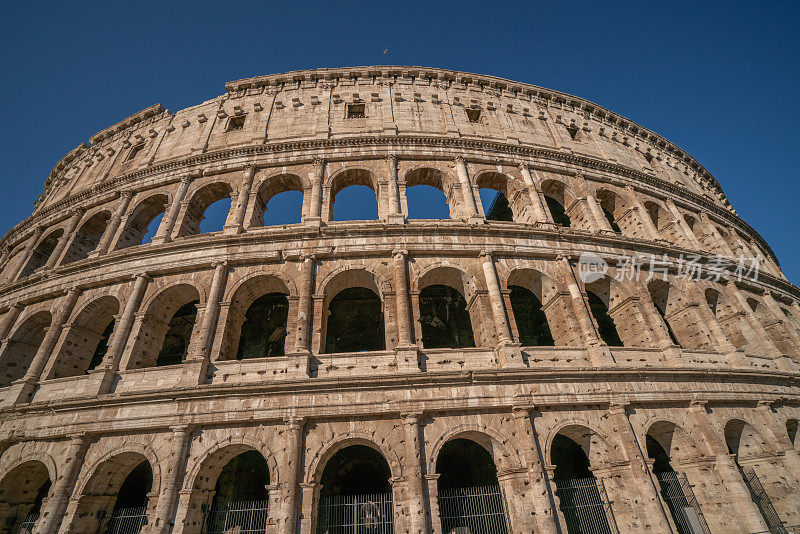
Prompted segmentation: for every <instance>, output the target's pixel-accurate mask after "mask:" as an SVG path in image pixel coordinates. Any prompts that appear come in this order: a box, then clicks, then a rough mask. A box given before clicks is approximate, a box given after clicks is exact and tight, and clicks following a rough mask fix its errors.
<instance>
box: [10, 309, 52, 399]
mask: <svg viewBox="0 0 800 534" xmlns="http://www.w3.org/2000/svg"><path fill="white" fill-rule="evenodd" d="M51 320H52V318H51V316H50V313H49V312H46V311H40V312H37V313H35V314H33V315H31V316H30V317H28V318H27V319H25V322H23V323H22V324H21V325H20V326H19V327H17V329H16V330H15V331H14V333H13V334H12V335H11V337H9V338H8V341H7V342H6V344H5V347H4V348H3V352H2V354H0V387H5V386H8V385H11V383H12V382H14V381H15V380H19V379H20V378H22V377H23V376H25V373H26V372H27V371H28V367H30V365H31V362H32V361H33V357H34V356H36V352H37V351H38V350H39V345H41V344H42V341H43V340H44V336H45V334H46V333H47V328H48V327H49V326H50V321H51Z"/></svg>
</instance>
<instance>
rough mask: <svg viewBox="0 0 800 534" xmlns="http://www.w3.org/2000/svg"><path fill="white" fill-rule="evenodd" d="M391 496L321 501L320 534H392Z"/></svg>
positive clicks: (350, 497)
mask: <svg viewBox="0 0 800 534" xmlns="http://www.w3.org/2000/svg"><path fill="white" fill-rule="evenodd" d="M393 532H394V507H393V505H392V494H391V493H373V494H365V495H335V496H325V497H321V498H320V500H319V514H318V518H317V533H318V534H393Z"/></svg>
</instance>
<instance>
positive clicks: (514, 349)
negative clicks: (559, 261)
mask: <svg viewBox="0 0 800 534" xmlns="http://www.w3.org/2000/svg"><path fill="white" fill-rule="evenodd" d="M481 259H482V263H483V276H484V278H485V280H486V288H487V290H488V292H489V304H490V306H491V308H492V318H493V320H494V329H495V331H496V332H497V347H496V349H495V352H496V353H497V356H498V360H499V362H500V365H501V366H503V367H525V362H524V360H523V358H522V351H521V350H520V345H519V344H518V343H514V341H513V340H512V339H511V329H510V328H509V326H508V313H507V312H506V307H505V302H504V301H503V295H502V293H501V292H500V282H499V280H498V278H497V269H496V268H495V265H494V259H493V258H492V254H491V253H490V252H486V251H482V252H481Z"/></svg>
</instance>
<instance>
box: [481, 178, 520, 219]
mask: <svg viewBox="0 0 800 534" xmlns="http://www.w3.org/2000/svg"><path fill="white" fill-rule="evenodd" d="M475 184H476V185H477V186H478V196H479V197H480V199H481V205H482V206H483V212H484V216H485V217H486V220H488V221H506V222H513V221H515V220H516V216H518V215H520V214H521V213H522V210H523V208H524V204H523V203H522V202H521V201H520V196H519V195H516V194H515V193H516V192H517V191H518V187H517V185H516V183H515V182H514V180H512V179H511V178H509V177H508V176H506V175H505V174H502V173H499V172H483V173H480V174H479V175H478V176H476V178H475ZM515 198H516V199H517V201H516V202H514V199H515Z"/></svg>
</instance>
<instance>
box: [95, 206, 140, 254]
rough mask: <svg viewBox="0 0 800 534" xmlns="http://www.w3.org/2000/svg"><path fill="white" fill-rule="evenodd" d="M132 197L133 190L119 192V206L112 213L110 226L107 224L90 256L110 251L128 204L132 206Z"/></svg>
mask: <svg viewBox="0 0 800 534" xmlns="http://www.w3.org/2000/svg"><path fill="white" fill-rule="evenodd" d="M132 198H133V191H123V192H121V193H120V194H119V202H118V203H117V208H116V209H115V210H114V214H113V215H111V219H110V220H109V221H108V226H106V229H105V231H104V232H103V237H101V238H100V242H99V243H98V244H97V247H96V248H95V249H94V250H93V251H92V252H90V253H89V257H94V256H100V255H102V254H105V253H106V252H108V249H109V247H110V246H111V241H112V240H113V239H114V237H115V236H116V235H117V230H119V227H120V224H121V223H122V218H123V217H124V216H125V213H126V212H127V211H128V206H130V203H131V199H132Z"/></svg>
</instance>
